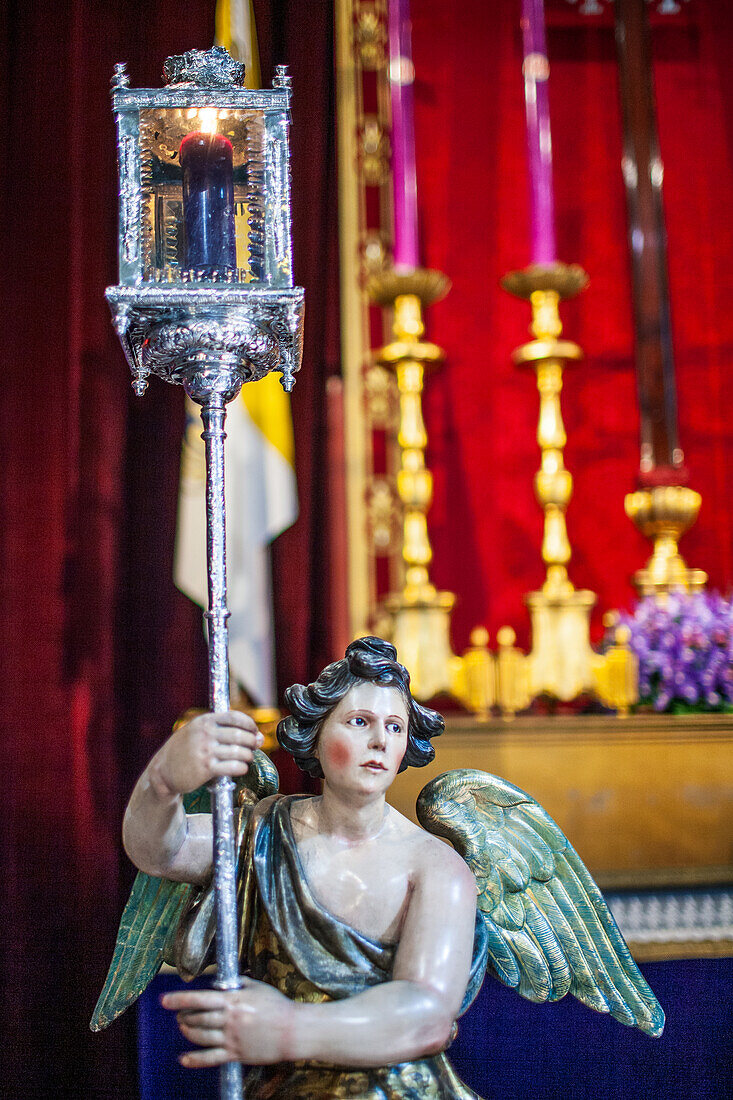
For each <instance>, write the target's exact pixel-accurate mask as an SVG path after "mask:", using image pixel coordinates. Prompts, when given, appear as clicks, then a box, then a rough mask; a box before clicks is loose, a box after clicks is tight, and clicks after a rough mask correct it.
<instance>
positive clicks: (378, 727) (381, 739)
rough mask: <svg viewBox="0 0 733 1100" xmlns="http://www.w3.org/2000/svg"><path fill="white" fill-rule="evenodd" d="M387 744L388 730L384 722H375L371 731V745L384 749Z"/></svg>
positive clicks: (371, 746)
mask: <svg viewBox="0 0 733 1100" xmlns="http://www.w3.org/2000/svg"><path fill="white" fill-rule="evenodd" d="M386 744H387V730H386V729H385V727H384V723H383V722H374V723H373V725H372V728H371V729H370V731H369V746H370V748H374V749H383V748H384V747H385V745H386Z"/></svg>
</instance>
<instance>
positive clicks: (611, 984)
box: [417, 769, 664, 1036]
mask: <svg viewBox="0 0 733 1100" xmlns="http://www.w3.org/2000/svg"><path fill="white" fill-rule="evenodd" d="M417 815H418V818H419V820H420V823H421V824H422V825H423V827H424V828H425V829H427V830H428V831H429V832H431V833H435V834H436V835H438V836H443V837H446V838H447V839H448V840H450V841H451V843H452V844H453V846H454V847H455V849H456V850H457V851H458V852H459V853H460V855H461V856H463V858H464V859H465V861H466V863H467V864H468V866H469V867H470V868H471V870H472V871H473V874H474V876H475V878H476V884H477V887H478V907H479V910H480V911H481V914H482V916H483V919H484V923H485V925H486V929H487V931H488V935H489V960H490V961H489V968H490V969H491V970H492V972H494V973H495V974H496V976H497V977H498V978H499V979H500V980H501V981H502V982H503V983H504V984H505V985H508V986H511V987H512V988H514V989H516V990H517V991H518V992H519V993H520V994H521V995H522V996H523V997H527V998H528V999H529V1000H532V1001H539V1002H541V1001H556V1000H559V999H560V998H561V997H564V996H565V995H566V994H567V993H571V994H572V995H573V996H574V997H577V998H578V1000H580V1001H582V1002H583V1003H584V1004H586V1005H588V1006H589V1007H590V1008H594V1009H596V1010H597V1011H599V1012H608V1013H610V1014H611V1015H612V1016H613V1017H614V1019H616V1020H619V1021H620V1022H621V1023H623V1024H628V1025H629V1026H636V1027H639V1028H641V1030H642V1031H645V1032H647V1034H649V1035H655V1036H656V1035H661V1033H662V1029H663V1027H664V1013H663V1011H662V1009H661V1006H660V1005H659V1002H658V1001H657V999H656V997H655V996H654V994H653V993H652V991H651V989H650V988H649V986H648V985H647V983H646V981H645V980H644V978H643V977H642V975H641V973H640V971H639V969H638V967H637V965H636V963H635V962H634V960H633V958H632V957H631V953H630V951H629V949H628V947H627V946H626V942H625V940H624V938H623V936H622V935H621V933H620V932H619V930H618V927H617V925H616V922H615V921H614V919H613V917H612V916H611V913H610V912H609V909H608V907H607V905H606V903H605V901H604V900H603V896H602V894H601V892H600V890H599V889H598V887H597V886H596V884H595V882H594V881H593V879H592V878H591V876H590V874H589V872H588V870H587V868H586V867H585V865H584V864H583V862H582V860H581V859H580V857H579V856H578V854H577V852H576V851H575V849H574V848H573V847H572V845H571V844H570V842H569V841H568V839H567V837H566V836H565V835H564V833H563V832H562V830H561V829H560V828H558V826H557V825H556V824H555V822H554V821H553V820H552V818H551V817H550V816H549V814H547V813H546V812H545V811H544V810H543V809H542V807H541V806H540V805H538V803H537V802H535V801H534V799H533V798H531V797H530V796H529V795H528V794H525V792H524V791H522V790H520V789H519V788H518V787H515V786H513V785H512V784H511V783H507V782H506V780H504V779H498V778H497V777H496V776H493V775H488V774H487V773H486V772H481V771H475V770H473V769H465V770H459V771H452V772H446V774H445V775H441V776H438V777H437V779H433V780H432V781H431V782H430V783H428V784H427V786H426V787H425V788H424V789H423V791H422V792H421V794H420V797H419V798H418V801H417Z"/></svg>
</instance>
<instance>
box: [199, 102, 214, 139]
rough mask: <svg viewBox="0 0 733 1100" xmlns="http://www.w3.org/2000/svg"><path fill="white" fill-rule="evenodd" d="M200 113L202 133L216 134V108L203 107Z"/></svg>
mask: <svg viewBox="0 0 733 1100" xmlns="http://www.w3.org/2000/svg"><path fill="white" fill-rule="evenodd" d="M199 113H200V115H201V132H202V133H204V134H215V133H216V123H217V110H216V107H202V108H201V111H200V112H199Z"/></svg>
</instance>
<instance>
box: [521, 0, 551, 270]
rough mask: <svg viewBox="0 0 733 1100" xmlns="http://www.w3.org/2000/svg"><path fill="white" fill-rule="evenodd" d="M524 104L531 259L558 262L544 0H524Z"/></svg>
mask: <svg viewBox="0 0 733 1100" xmlns="http://www.w3.org/2000/svg"><path fill="white" fill-rule="evenodd" d="M521 26H522V47H523V53H524V63H523V65H522V72H523V74H524V104H525V108H526V111H527V161H528V166H529V196H530V224H531V229H532V262H533V263H536V264H551V263H554V262H555V259H556V253H555V209H554V201H553V193H552V138H551V136H550V103H549V98H548V94H547V84H548V77H549V74H550V65H549V62H548V60H547V46H546V44H545V10H544V2H543V0H522V22H521Z"/></svg>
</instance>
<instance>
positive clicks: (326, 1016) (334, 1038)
mask: <svg viewBox="0 0 733 1100" xmlns="http://www.w3.org/2000/svg"><path fill="white" fill-rule="evenodd" d="M475 914H476V884H475V880H474V878H473V876H472V875H471V873H470V871H469V870H468V868H467V867H466V865H465V864H464V863H463V861H462V860H461V859H460V857H458V856H457V855H456V854H455V852H453V851H452V850H450V849H448V848H446V847H445V846H444V845H441V844H436V843H435V842H432V843H430V845H429V846H426V855H425V862H424V866H422V867H421V868H420V869H419V871H418V873H417V874H416V876H415V882H414V888H413V891H412V894H411V897H410V902H409V906H408V911H407V915H406V918H405V923H404V926H403V930H402V934H401V937H400V943H399V947H398V950H397V954H396V957H395V963H394V970H393V979H392V980H391V981H389V982H385V983H384V984H383V985H379V986H375V987H373V988H371V989H368V990H366V991H365V992H363V993H359V994H356V995H355V996H353V997H348V998H346V999H344V1000H340V1001H331V1002H328V1003H325V1004H319V1005H313V1004H303V1003H293V1002H291V1001H288V999H287V998H285V997H283V996H282V995H281V994H279V993H277V992H276V991H275V990H274V989H272V988H270V987H269V986H265V985H263V984H261V983H259V982H251V983H247V985H246V987H245V988H244V989H243V990H240V991H237V992H236V993H219V992H216V991H213V990H207V991H201V992H193V991H191V992H183V993H174V994H168V995H167V996H166V997H165V998H164V1000H163V1004H164V1006H165V1007H166V1008H171V1009H175V1010H178V1011H179V1023H180V1024H181V1030H182V1031H183V1034H184V1035H185V1036H186V1037H187V1038H188V1039H190V1040H191V1041H192V1042H195V1043H200V1044H202V1046H203V1049H201V1050H196V1051H192V1052H190V1053H189V1054H186V1055H185V1056H184V1058H183V1059H182V1060H183V1062H184V1064H185V1065H188V1066H211V1065H218V1064H220V1063H221V1062H225V1061H230V1060H232V1059H235V1060H239V1061H243V1062H247V1063H250V1064H268V1063H272V1062H280V1061H288V1062H289V1061H297V1060H300V1059H308V1060H316V1061H323V1062H331V1063H336V1064H339V1065H349V1066H380V1065H385V1064H386V1063H394V1062H401V1061H406V1060H408V1059H411V1058H417V1057H423V1056H426V1055H430V1054H433V1053H435V1052H436V1051H439V1050H442V1049H443V1048H444V1047H445V1046H446V1045H447V1044H448V1042H449V1040H450V1033H451V1028H452V1026H453V1022H454V1020H455V1018H456V1016H457V1015H458V1013H459V1010H460V1007H461V1002H462V1000H463V995H464V993H465V990H466V985H467V983H468V976H469V971H470V966H471V954H472V948H473V935H474V923H475Z"/></svg>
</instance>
